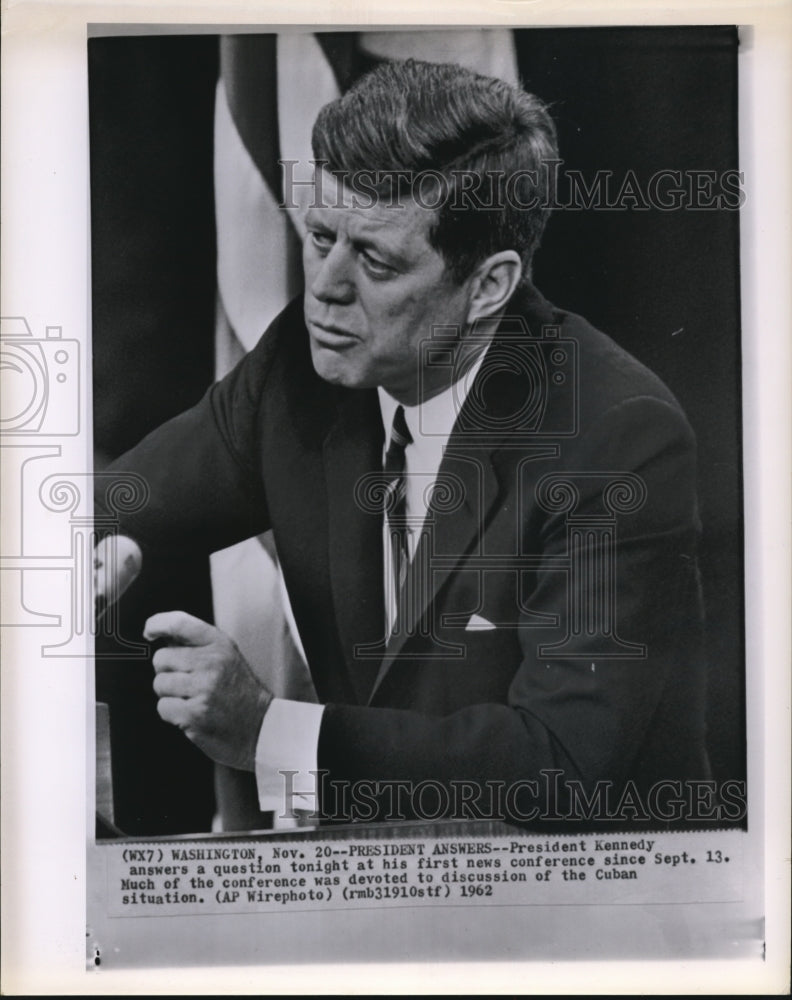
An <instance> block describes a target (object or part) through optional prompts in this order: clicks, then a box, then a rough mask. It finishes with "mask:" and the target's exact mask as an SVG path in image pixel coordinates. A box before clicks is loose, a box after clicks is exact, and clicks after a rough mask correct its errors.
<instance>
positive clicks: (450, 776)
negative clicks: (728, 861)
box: [319, 397, 703, 819]
mask: <svg viewBox="0 0 792 1000" xmlns="http://www.w3.org/2000/svg"><path fill="white" fill-rule="evenodd" d="M560 471H561V472H562V473H563V476H562V478H566V479H568V480H569V481H570V482H572V483H574V484H575V488H576V490H577V494H578V499H577V502H576V504H575V506H574V510H573V511H570V510H561V509H559V510H557V511H555V512H554V511H552V510H550V511H547V512H546V513H545V515H544V520H543V524H542V528H541V532H540V537H541V539H542V541H541V555H542V556H543V557H544V556H547V557H550V556H560V557H569V556H572V557H573V558H574V557H577V556H579V555H580V552H579V551H575V552H570V551H569V547H570V545H573V546H574V544H576V543H574V542H572V541H570V530H569V529H570V525H571V523H572V522H571V520H570V515H571V514H574V517H575V518H576V519H577V521H576V523H578V524H583V523H585V522H587V521H588V523H589V524H590V523H593V522H594V521H599V522H601V521H602V517H603V513H607V510H608V498H606V496H605V492H606V488H607V484H608V483H609V482H611V481H613V479H618V474H623V473H630V476H629V477H626V478H629V480H630V481H631V483H632V484H633V485H634V486H635V487H636V488H637V489H638V492H639V496H638V499H640V494H641V493H643V500H642V502H641V503H640V504H638V508H637V509H635V510H633V511H632V512H631V513H628V514H624V515H621V516H618V517H617V518H616V520H615V522H614V523H615V532H612V533H611V535H610V536H609V538H608V539H605V540H601V539H600V540H596V538H595V536H593V535H592V536H591V538H592V539H593V541H592V542H591V554H592V555H594V556H598V557H604V555H605V552H604V549H605V548H607V547H608V546H612V547H613V552H612V555H613V557H614V558H613V559H612V560H611V562H610V565H612V567H613V579H612V581H609V580H607V579H606V580H605V581H604V586H605V589H606V590H607V589H608V588H609V587H610V586H611V583H612V590H609V594H610V597H609V600H610V611H609V612H608V613H609V614H611V619H610V621H611V624H612V626H613V631H614V633H617V634H618V637H619V639H620V640H621V641H623V643H624V644H625V645H624V646H623V648H621V649H620V650H619V651H618V652H619V655H614V644H613V643H608V642H601V641H600V640H595V642H594V645H592V638H591V636H590V635H587V628H586V622H587V621H589V622H590V620H591V619H590V617H589V618H587V615H588V616H590V615H592V614H593V615H598V614H599V615H601V614H602V613H603V606H602V603H601V602H602V600H603V592H602V591H603V580H602V578H601V576H600V577H599V578H598V577H597V573H593V574H592V573H589V574H588V576H587V575H586V573H585V572H584V573H583V574H582V575H581V577H579V578H578V581H577V582H578V585H579V587H580V588H581V589H580V592H579V594H578V598H579V600H578V598H575V599H573V598H572V597H571V596H570V593H571V591H572V590H573V589H574V588H573V587H572V586H569V587H568V580H569V579H570V574H569V573H568V572H561V571H559V569H558V564H557V562H555V563H553V562H552V561H551V560H550V559H549V558H548V560H547V562H544V560H543V563H542V567H541V568H540V569H539V571H538V572H537V573H536V576H535V585H534V587H533V589H532V592H531V593H530V595H529V596H528V601H527V605H528V606H529V607H530V609H531V610H532V611H538V612H546V613H549V614H552V615H557V616H558V617H559V626H558V627H555V628H540V629H537V628H536V627H534V626H535V621H534V623H533V624H532V623H530V622H529V621H528V620H527V619H526V618H523V619H522V620H521V621H520V625H521V627H520V628H519V637H520V645H521V649H522V661H521V663H520V665H519V668H518V669H517V671H516V673H515V675H514V678H513V681H512V683H511V686H510V689H509V693H508V699H507V702H506V703H505V704H480V705H471V706H470V707H467V708H464V709H462V710H460V711H457V712H454V713H453V714H450V715H446V716H427V715H421V714H419V713H417V712H412V711H407V710H395V709H393V710H392V709H387V708H372V707H354V706H340V705H330V706H328V708H327V710H326V712H325V715H324V719H323V723H322V729H321V733H320V743H319V767H320V770H322V771H324V772H325V792H324V795H323V808H324V811H325V812H326V813H330V814H332V813H333V811H336V812H338V810H339V808H340V805H339V804H340V794H341V793H340V791H339V790H340V789H343V788H344V787H345V786H346V788H347V792H346V794H347V795H348V793H349V789H350V788H353V787H355V786H357V787H360V786H361V783H368V785H367V793H369V800H371V795H370V786H371V785H372V784H375V783H376V782H383V783H392V782H397V783H398V782H409V783H411V785H412V787H413V788H415V787H416V786H417V785H418V784H420V783H421V782H429V783H431V784H432V785H433V786H435V787H436V786H437V784H438V783H440V784H441V785H443V786H444V788H445V789H446V790H447V795H446V798H445V802H447V803H451V804H454V803H456V805H457V806H458V804H459V797H458V795H459V790H460V788H462V787H463V786H465V785H469V786H476V787H479V788H481V787H483V786H485V785H486V783H488V782H495V783H498V782H499V783H501V784H505V785H506V786H515V787H516V786H519V785H520V784H522V785H523V786H525V787H526V790H527V791H528V793H529V794H528V799H529V800H530V801H533V791H532V790H531V789H528V786H526V782H528V783H530V782H538V781H540V779H542V778H543V776H544V777H545V778H546V776H547V775H548V774H551V775H552V773H553V772H556V771H561V772H563V774H564V776H565V778H566V779H570V778H571V779H574V780H575V781H578V782H580V783H581V785H582V786H583V787H584V788H585V789H587V790H589V791H590V790H591V789H592V788H594V787H595V786H596V784H597V782H600V781H603V780H604V781H610V782H615V783H619V782H622V781H623V780H624V779H625V777H626V776H628V775H630V774H632V773H633V772H634V771H635V769H636V767H638V766H639V765H640V763H641V759H642V757H646V756H647V755H649V756H651V755H652V754H653V753H655V751H656V749H657V748H647V746H646V738H647V736H646V734H647V732H648V731H650V730H651V729H652V726H653V725H654V726H657V725H658V724H659V725H660V727H661V728H663V727H664V726H665V728H666V732H665V740H664V744H665V745H664V746H663V747H661V748H660V757H661V759H660V761H659V762H658V764H657V766H658V768H659V772H660V773H659V774H658V777H661V776H663V769H664V768H665V770H666V772H668V770H669V769H672V771H673V769H674V768H676V769H677V770H678V769H679V768H684V767H685V766H686V764H685V762H686V761H687V760H688V759H689V750H690V746H691V745H692V744H696V743H698V742H700V741H701V740H702V739H703V736H702V733H701V731H700V728H701V720H700V717H699V713H698V712H697V710H696V707H695V706H696V699H697V698H698V686H699V684H700V674H701V671H700V669H699V665H698V661H697V656H698V655H699V649H698V644H699V642H700V627H701V611H700V605H699V596H698V576H697V569H696V539H697V533H698V514H697V507H696V490H695V439H694V437H693V434H692V431H691V430H690V428H689V426H688V424H687V421H686V420H685V418H684V416H683V415H682V413H681V411H680V410H679V408H678V407H677V406H676V405H674V404H673V403H671V402H669V401H666V400H663V399H655V398H649V397H636V398H633V399H630V400H627V401H626V402H623V403H620V404H619V405H617V406H614V407H612V408H611V409H610V410H608V411H607V412H606V413H605V414H604V415H603V416H601V417H600V418H599V419H598V420H597V421H596V423H595V424H594V425H593V426H591V427H590V428H588V430H587V431H586V432H585V433H584V434H583V435H582V436H581V437H580V438H579V439H578V440H577V441H576V443H575V445H574V446H573V447H572V448H571V449H570V450H569V453H568V454H567V456H566V458H565V460H564V462H563V468H562V469H561V470H560ZM623 478H625V477H623ZM612 499H613V498H611V502H612ZM624 499H625V498H624V497H622V498H621V500H622V502H623V501H624ZM616 500H617V505H618V503H619V498H618V497H617V498H616ZM550 506H552V505H550ZM560 506H561V507H563V504H561V505H560ZM532 514H533V515H535V511H533V512H532ZM584 534H585V533H584ZM605 562H607V559H603V558H600V560H599V563H598V565H599V566H600V572H601V571H602V567H603V566H604V565H605ZM595 563H596V560H595ZM576 601H577V607H575V606H574V605H575V602H576ZM598 602H599V603H598ZM575 615H577V616H578V618H577V619H576V620H577V622H578V624H580V623H581V622H582V623H583V627H582V628H579V629H576V628H575V627H574V626H575V622H574V621H573V619H574V617H575ZM581 616H582V617H581ZM565 634H566V636H565ZM565 637H566V643H565V645H564V646H563V655H559V652H558V650H552V649H550V648H549V647H551V646H552V645H553V644H557V643H559V641H560V640H564V638H565ZM598 643H599V644H598ZM480 666H481V668H482V669H486V668H487V664H486V663H483V664H481V665H480ZM688 689H689V696H688ZM669 692H670V695H671V697H670V701H671V703H672V705H676V704H679V705H680V706H682V708H681V709H680V711H679V712H678V713H676V717H675V718H674V717H673V716H674V715H675V710H674V709H673V708H672V709H671V710H670V717H669V719H668V720H667V722H668V725H667V726H666V721H665V720H663V719H661V718H659V716H661V715H662V714H663V713H664V712H667V711H669V710H668V709H666V708H661V705H662V704H663V703H664V701H667V700H668V699H669ZM674 692H676V693H674ZM675 754H676V755H677V758H678V759H674V757H675ZM666 776H668V774H666ZM551 784H552V782H551ZM454 785H456V789H454V788H453V787H452V786H454ZM544 787H545V788H546V787H547V783H546V781H545V785H544ZM393 794H394V792H393V786H392V785H391V786H390V787H389V791H388V795H387V796H383V797H380V798H379V799H377V806H376V811H375V815H376V816H377V818H380V819H384V818H400V817H399V816H393V815H391V816H390V817H387V816H384V815H383V810H385V811H387V809H388V808H391V807H392V805H393ZM437 794H438V795H440V796H441V797H442V794H445V793H437ZM554 794H555V793H554V792H551V799H552V798H553V795H554ZM347 801H348V800H347ZM405 801H409V799H408V800H405V799H404V798H402V799H401V806H400V808H401V809H402V810H404V809H407V810H408V813H407V814H406V815H404V817H403V818H409V807H408V806H405ZM427 801H436V800H431V797H430V798H428V799H427ZM414 804H415V803H414V800H413V805H414ZM550 805H551V809H552V808H563V804H562V803H561V802H560V801H559V802H558V803H556V804H555V805H554V804H553V803H552V802H551V804H550ZM372 809H373V807H372ZM524 811H525V810H522V811H519V812H518V815H522V813H523V812H524ZM466 815H473V814H472V813H467V814H466Z"/></svg>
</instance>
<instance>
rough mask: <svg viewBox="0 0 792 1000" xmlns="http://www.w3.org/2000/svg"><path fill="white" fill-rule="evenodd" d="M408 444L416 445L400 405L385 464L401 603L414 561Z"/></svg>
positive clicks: (390, 526) (394, 572)
mask: <svg viewBox="0 0 792 1000" xmlns="http://www.w3.org/2000/svg"><path fill="white" fill-rule="evenodd" d="M408 444H412V435H411V434H410V431H409V428H408V427H407V421H406V420H405V419H404V407H403V406H399V407H398V408H397V409H396V412H395V414H394V415H393V428H392V429H391V436H390V443H389V444H388V450H387V452H386V453H385V465H384V467H383V471H384V473H385V478H386V482H387V486H386V493H385V513H386V516H387V518H388V534H389V535H390V541H391V558H392V562H393V579H394V583H395V586H396V599H397V602H398V595H399V594H400V592H401V589H402V587H403V586H404V581H405V579H406V577H407V568H408V566H409V564H410V550H409V548H408V545H407V530H408V529H407V500H406V496H407V482H406V478H407V477H406V476H405V474H404V449H405V448H406V447H407V445H408Z"/></svg>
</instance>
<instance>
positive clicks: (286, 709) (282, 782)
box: [256, 698, 324, 818]
mask: <svg viewBox="0 0 792 1000" xmlns="http://www.w3.org/2000/svg"><path fill="white" fill-rule="evenodd" d="M323 713H324V705H315V704H313V703H311V702H307V701H290V700H289V699H287V698H273V699H272V701H271V703H270V706H269V708H268V709H267V712H266V714H265V716H264V721H263V722H262V724H261V730H260V731H259V738H258V743H257V744H256V785H257V787H258V797H259V808H260V809H261V810H262V812H274V813H275V816H276V818H277V817H282V818H293V817H294V814H295V812H296V811H301V812H302V811H307V812H310V813H315V812H316V808H317V800H316V798H317V797H316V771H317V769H318V766H319V765H318V759H319V728H320V726H321V724H322V715H323Z"/></svg>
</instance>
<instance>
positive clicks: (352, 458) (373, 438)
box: [323, 390, 385, 703]
mask: <svg viewBox="0 0 792 1000" xmlns="http://www.w3.org/2000/svg"><path fill="white" fill-rule="evenodd" d="M382 442H383V431H382V419H381V416H380V409H379V401H378V399H377V393H376V391H373V390H372V391H367V390H361V391H352V392H342V393H339V406H338V410H337V415H336V420H335V422H334V423H333V425H332V426H331V427H330V430H329V431H328V434H327V436H326V438H325V441H324V446H323V460H324V468H325V477H326V482H327V496H328V529H329V538H328V556H329V562H330V581H331V587H332V594H333V604H334V607H335V616H336V622H337V625H338V633H339V638H340V640H341V645H342V648H343V651H344V658H345V661H346V668H347V671H348V673H349V675H350V678H351V680H352V683H353V686H354V689H355V691H356V693H357V696H358V699H359V700H360V701H361V702H363V703H365V701H366V698H367V697H368V694H369V692H370V690H371V687H372V684H373V682H374V677H375V675H376V672H377V667H378V666H379V663H380V660H381V658H382V654H383V652H384V643H383V636H384V632H385V623H384V595H383V560H382V510H381V507H380V506H378V504H377V503H376V489H374V490H373V492H372V489H371V481H370V480H369V481H367V479H366V474H367V473H369V472H370V471H372V470H373V471H374V473H375V475H376V473H377V472H378V470H379V469H380V468H381V465H382ZM356 650H357V652H356Z"/></svg>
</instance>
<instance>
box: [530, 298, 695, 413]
mask: <svg viewBox="0 0 792 1000" xmlns="http://www.w3.org/2000/svg"><path fill="white" fill-rule="evenodd" d="M515 305H516V306H517V308H518V309H521V310H523V315H524V318H525V319H526V320H527V323H528V326H529V329H530V331H531V334H532V337H536V338H538V339H539V340H540V341H541V342H542V344H543V345H544V350H543V354H544V355H545V363H546V364H547V365H548V374H549V377H550V379H551V380H553V379H554V378H557V379H558V384H559V385H560V386H562V387H563V390H564V391H565V392H568V393H574V394H575V396H576V399H575V401H574V402H575V407H576V409H577V410H578V412H579V414H580V418H581V422H582V424H583V425H584V426H585V425H586V424H588V423H590V422H592V421H594V420H596V419H597V418H598V417H599V416H600V415H601V414H602V413H605V412H606V411H608V410H611V409H613V408H614V407H618V406H620V405H622V404H625V403H628V402H631V401H640V400H641V399H647V400H653V401H656V402H659V403H662V404H664V405H665V406H666V407H668V408H669V409H671V410H674V411H676V412H677V413H678V414H679V415H680V416H681V417H683V418H684V413H683V410H682V407H681V406H680V404H679V401H678V400H677V399H676V397H675V396H674V394H673V392H672V391H671V390H670V389H669V388H668V386H667V385H666V384H665V382H663V380H662V379H661V378H660V377H659V376H658V375H657V374H656V373H655V372H653V371H651V369H649V368H648V367H647V366H646V365H645V364H643V363H642V362H641V361H639V360H638V359H637V358H636V357H634V356H633V355H632V354H631V353H630V352H629V351H627V350H626V349H625V348H624V347H622V346H621V345H620V344H618V343H617V342H616V341H615V340H614V339H613V338H612V337H611V336H609V335H608V334H607V333H605V332H603V331H602V330H600V329H598V328H597V327H596V326H594V325H593V324H592V323H591V322H589V320H587V319H586V318H585V317H584V316H581V315H579V314H577V313H575V312H571V311H569V310H566V309H562V308H559V307H557V306H555V305H553V304H552V303H550V302H548V301H547V299H545V298H544V297H543V296H542V295H541V294H540V293H539V292H537V291H535V290H530V291H529V292H528V294H526V295H525V296H524V297H523V298H522V299H518V300H517V302H516V303H515ZM554 344H557V345H558V347H557V348H555V347H554V346H553V345H554ZM555 359H560V360H558V361H555Z"/></svg>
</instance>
